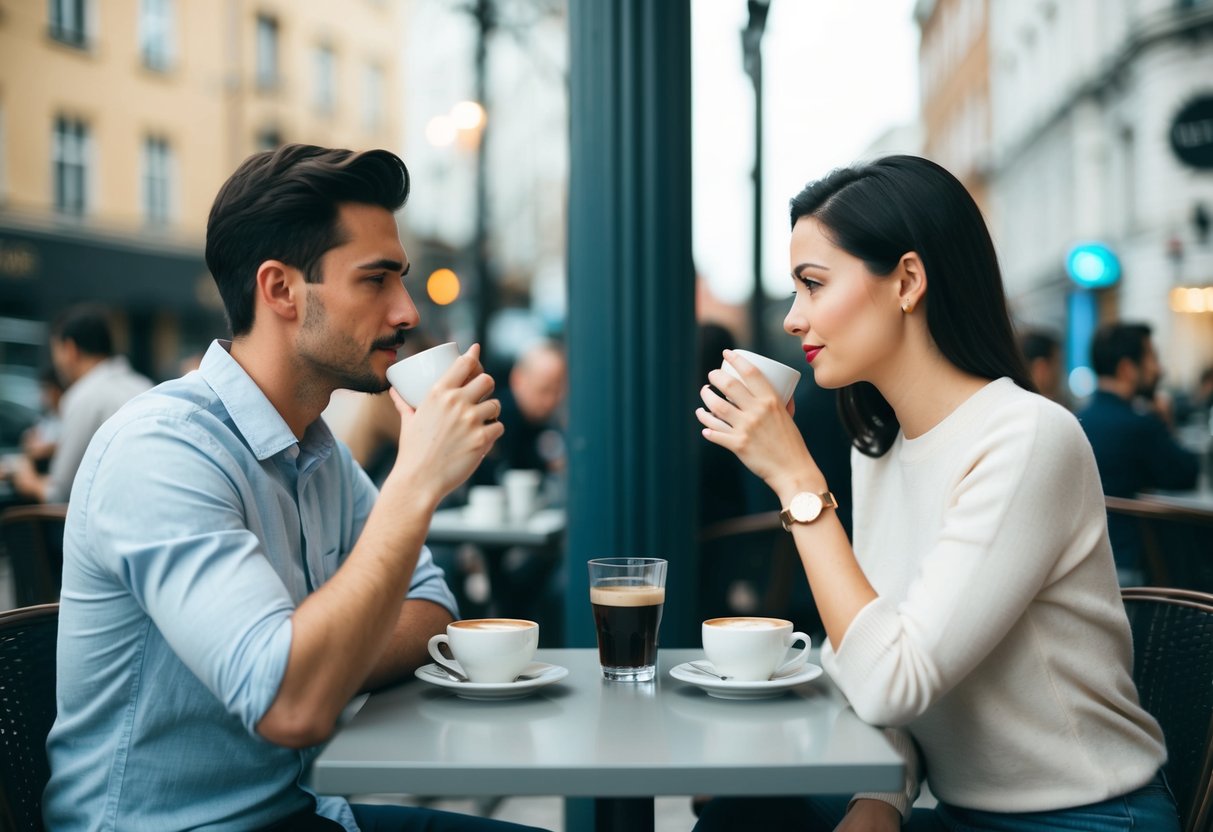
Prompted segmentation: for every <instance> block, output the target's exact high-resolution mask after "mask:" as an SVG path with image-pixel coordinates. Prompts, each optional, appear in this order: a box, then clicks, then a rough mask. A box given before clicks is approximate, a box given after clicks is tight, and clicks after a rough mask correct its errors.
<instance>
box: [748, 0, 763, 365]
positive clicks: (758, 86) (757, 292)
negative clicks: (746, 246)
mask: <svg viewBox="0 0 1213 832" xmlns="http://www.w3.org/2000/svg"><path fill="white" fill-rule="evenodd" d="M769 10H770V0H749V12H750V18H749V21H748V22H747V23H746V27H745V28H744V29H742V31H741V46H742V55H743V63H744V66H745V71H746V74H747V75H749V76H750V83H751V84H752V85H753V87H754V169H753V173H752V178H753V191H754V227H753V238H754V250H753V261H752V268H753V281H754V286H753V290H752V292H751V295H750V344H751V345H752V348H753V350H754V351H755V352H757V353H764V354H765V352H766V344H767V337H766V335H767V333H766V323H765V321H766V305H767V303H766V292H765V291H764V290H763V288H762V34H763V32H764V31H765V30H766V25H767V12H768V11H769Z"/></svg>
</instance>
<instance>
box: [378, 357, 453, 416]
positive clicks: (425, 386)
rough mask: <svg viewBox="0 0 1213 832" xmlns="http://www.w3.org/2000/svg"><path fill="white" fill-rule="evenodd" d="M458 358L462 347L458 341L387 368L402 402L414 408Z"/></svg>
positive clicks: (388, 376) (388, 375)
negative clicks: (457, 343)
mask: <svg viewBox="0 0 1213 832" xmlns="http://www.w3.org/2000/svg"><path fill="white" fill-rule="evenodd" d="M458 357H459V347H458V345H456V344H455V342H454V341H447V342H446V343H445V344H439V345H438V346H436V347H430V348H429V349H428V350H422V351H421V352H419V353H417V354H416V355H410V356H409V357H408V358H405V359H403V360H401V361H397V362H396V363H395V364H393V365H392V366H390V367H388V368H387V380H388V382H389V383H390V384H391V385H392V386H393V387H395V388H396V392H397V393H399V394H400V398H402V399H404V400H405V401H406V402H408V403H409V406H410V407H417V406H418V405H419V404H421V402H422V401H423V400H424V399H425V394H426V393H428V392H430V388H431V387H433V386H434V382H435V381H437V380H438V378H439V376H441V375H442V374H443V373H445V372H446V371H447V369H448V368H449V367H450V366H451V365H452V364H454V363H455V359H457V358H458Z"/></svg>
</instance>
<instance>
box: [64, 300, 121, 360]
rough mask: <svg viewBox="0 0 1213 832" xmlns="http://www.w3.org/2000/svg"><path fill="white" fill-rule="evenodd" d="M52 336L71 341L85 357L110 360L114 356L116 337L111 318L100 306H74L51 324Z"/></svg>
mask: <svg viewBox="0 0 1213 832" xmlns="http://www.w3.org/2000/svg"><path fill="white" fill-rule="evenodd" d="M50 336H51V338H53V339H55V340H56V341H71V342H72V343H73V344H75V345H76V348H77V349H78V350H80V352H82V353H84V354H85V355H96V356H101V357H103V358H108V357H109V356H111V355H113V354H114V336H113V333H112V332H111V331H110V322H109V316H108V315H107V314H106V312H105V310H104V309H102V308H101V307H99V306H92V305H86V306H73V307H71V308H70V309H67V310H64V311H63V312H62V313H60V315H59V316H58V317H57V318H55V320H54V321H52V322H51V328H50Z"/></svg>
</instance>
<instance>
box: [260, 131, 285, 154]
mask: <svg viewBox="0 0 1213 832" xmlns="http://www.w3.org/2000/svg"><path fill="white" fill-rule="evenodd" d="M256 144H257V149H258V150H275V149H277V148H279V147H281V146H282V131H281V130H279V129H278V128H277V127H266V128H263V129H262V130H259V131H258V132H257V138H256Z"/></svg>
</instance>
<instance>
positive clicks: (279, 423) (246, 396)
mask: <svg viewBox="0 0 1213 832" xmlns="http://www.w3.org/2000/svg"><path fill="white" fill-rule="evenodd" d="M231 348H232V342H231V341H221V340H216V341H214V342H212V343H211V345H210V347H209V348H208V349H207V351H206V355H205V356H203V358H202V364H201V366H199V368H198V370H199V372H201V374H202V377H203V378H204V379H205V380H206V383H207V384H209V385H210V386H211V389H212V390H214V391H215V395H217V396H218V397H219V400H220V401H221V402H223V406H224V408H226V409H227V412H228V415H230V416H231V417H232V422H233V423H234V424H235V425H236V429H237V430H239V431H240V434H241V436H243V437H244V441H245V442H247V443H248V445H249V448H250V449H251V450H252V451H253V454H254V455H255V456H256V457H257V459H259V460H261V459H268V458H269V457H271V456H273V455H274V454H277V453H281V452H282V451H285V450H286V449H287V448H290V447H293V446H295V445H299V452H300V454H308V455H310V456H314V457H316V458H317V459H318V460H323V459H324V458H326V457H327V456H328V455H329V453H330V452H332V449H333V434H332V432H331V431H330V430H329V429H328V426H327V425H325V423H324V420H323V419H317V420H316V421H314V422H312V423H311V424H310V425H308V426H307V429H306V430H305V431H304V434H303V441H302V442H300V441H299V440H298V439H296V438H295V434H294V433H292V432H291V428H290V426H289V425H287V423H286V420H285V419H283V418H282V414H281V413H279V412H278V410H277V408H275V407H274V405H273V403H272V402H270V400H269V399H267V398H266V396H265V393H263V392H262V391H261V388H260V387H258V386H257V383H256V382H254V381H253V380H252V378H250V377H249V374H248V373H246V372H245V371H244V368H243V367H241V366H240V364H239V363H238V362H237V361H236V359H234V358H232V355H231Z"/></svg>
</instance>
